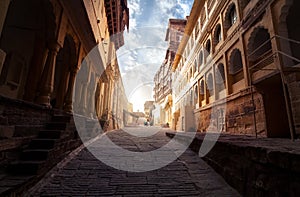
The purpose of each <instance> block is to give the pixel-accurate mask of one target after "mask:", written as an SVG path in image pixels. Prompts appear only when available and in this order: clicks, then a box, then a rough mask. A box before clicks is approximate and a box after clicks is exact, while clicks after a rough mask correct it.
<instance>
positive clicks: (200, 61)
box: [199, 50, 203, 71]
mask: <svg viewBox="0 0 300 197" xmlns="http://www.w3.org/2000/svg"><path fill="white" fill-rule="evenodd" d="M202 64H203V52H202V50H201V51H200V53H199V71H200V66H201V65H202Z"/></svg>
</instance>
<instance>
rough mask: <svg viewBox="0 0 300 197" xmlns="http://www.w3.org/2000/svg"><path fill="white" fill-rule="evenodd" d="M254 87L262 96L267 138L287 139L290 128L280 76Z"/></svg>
mask: <svg viewBox="0 0 300 197" xmlns="http://www.w3.org/2000/svg"><path fill="white" fill-rule="evenodd" d="M255 86H256V87H257V89H258V90H259V92H261V93H262V96H263V103H264V108H265V117H266V129H267V137H273V138H277V137H278V138H289V137H290V126H289V121H288V114H287V108H286V103H285V97H284V92H283V85H282V82H281V78H280V75H279V74H277V75H274V76H272V77H270V78H268V79H265V80H263V81H262V82H259V83H258V84H255ZM259 121H261V120H259Z"/></svg>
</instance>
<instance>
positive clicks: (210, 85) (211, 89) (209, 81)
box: [207, 73, 214, 96]
mask: <svg viewBox="0 0 300 197" xmlns="http://www.w3.org/2000/svg"><path fill="white" fill-rule="evenodd" d="M207 89H208V91H209V95H210V96H212V95H214V81H213V76H212V74H211V73H209V75H208V77H207Z"/></svg>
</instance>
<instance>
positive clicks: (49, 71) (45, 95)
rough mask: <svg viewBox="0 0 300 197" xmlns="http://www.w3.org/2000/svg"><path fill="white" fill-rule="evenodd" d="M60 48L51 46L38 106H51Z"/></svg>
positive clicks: (56, 45)
mask: <svg viewBox="0 0 300 197" xmlns="http://www.w3.org/2000/svg"><path fill="white" fill-rule="evenodd" d="M59 48H60V46H59V44H57V43H53V44H51V45H50V46H49V52H48V58H47V61H46V65H45V67H44V71H43V74H42V78H41V86H40V89H39V96H38V98H37V103H38V104H41V105H47V106H50V96H51V94H52V92H53V85H54V74H55V63H56V56H57V53H58V51H59Z"/></svg>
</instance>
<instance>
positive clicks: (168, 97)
mask: <svg viewBox="0 0 300 197" xmlns="http://www.w3.org/2000/svg"><path fill="white" fill-rule="evenodd" d="M185 25H186V20H185V19H169V24H168V30H167V33H166V38H165V41H167V42H168V45H169V46H168V50H167V52H166V56H165V60H164V62H163V63H162V65H161V66H160V68H159V70H158V71H157V73H156V74H155V77H154V84H155V85H154V99H155V103H156V106H157V107H156V109H155V110H156V113H154V114H157V115H158V117H154V120H156V122H155V124H158V125H161V124H166V123H168V124H170V125H171V124H172V101H173V97H172V63H173V60H174V58H175V54H176V51H177V48H178V45H179V43H180V40H181V38H182V36H183V32H184V27H185Z"/></svg>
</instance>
